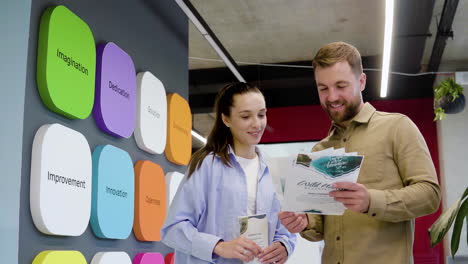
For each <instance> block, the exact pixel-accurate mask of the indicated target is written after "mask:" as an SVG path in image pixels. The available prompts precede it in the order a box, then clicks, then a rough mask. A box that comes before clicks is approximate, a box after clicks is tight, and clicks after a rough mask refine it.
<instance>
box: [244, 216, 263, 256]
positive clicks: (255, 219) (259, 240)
mask: <svg viewBox="0 0 468 264" xmlns="http://www.w3.org/2000/svg"><path fill="white" fill-rule="evenodd" d="M239 224H240V234H241V236H243V237H246V238H248V239H250V240H252V241H253V242H255V243H256V244H257V245H258V246H259V247H261V248H266V247H267V246H268V219H267V217H266V214H258V215H249V216H239ZM247 263H248V264H261V262H260V261H259V260H258V259H257V258H254V260H252V261H250V262H247Z"/></svg>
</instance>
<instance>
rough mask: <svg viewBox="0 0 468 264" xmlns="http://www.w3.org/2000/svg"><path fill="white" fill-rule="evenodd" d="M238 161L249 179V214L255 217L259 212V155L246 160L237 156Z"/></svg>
mask: <svg viewBox="0 0 468 264" xmlns="http://www.w3.org/2000/svg"><path fill="white" fill-rule="evenodd" d="M236 159H237V161H238V162H239V164H240V166H241V167H242V169H243V170H244V173H245V176H246V177H247V214H248V215H254V214H256V212H257V204H256V202H257V185H258V174H259V171H258V170H259V167H260V161H259V159H258V155H255V158H253V159H246V158H242V157H239V156H237V155H236Z"/></svg>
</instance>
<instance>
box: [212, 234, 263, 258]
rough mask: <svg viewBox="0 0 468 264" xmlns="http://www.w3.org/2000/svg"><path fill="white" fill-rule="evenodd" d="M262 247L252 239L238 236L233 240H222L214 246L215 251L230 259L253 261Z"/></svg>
mask: <svg viewBox="0 0 468 264" xmlns="http://www.w3.org/2000/svg"><path fill="white" fill-rule="evenodd" d="M261 252H262V249H261V248H260V247H259V246H258V245H257V244H256V243H255V242H253V241H252V240H249V239H247V238H244V237H238V238H236V239H234V240H231V241H227V242H224V241H220V242H218V244H216V246H215V248H214V253H215V254H216V255H218V256H221V257H223V258H228V259H240V260H242V261H244V262H249V261H252V260H253V259H254V258H255V257H256V256H258V254H260V253H261Z"/></svg>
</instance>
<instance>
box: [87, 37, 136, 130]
mask: <svg viewBox="0 0 468 264" xmlns="http://www.w3.org/2000/svg"><path fill="white" fill-rule="evenodd" d="M135 75H136V73H135V65H134V64H133V60H132V58H131V57H130V56H129V55H128V54H127V53H126V52H125V51H123V50H122V49H121V48H119V46H117V45H116V44H114V43H112V42H109V43H105V44H100V45H98V47H97V62H96V102H95V105H94V108H93V116H94V119H95V120H96V123H97V125H98V127H99V128H100V129H101V130H103V131H104V132H106V133H108V134H110V135H113V136H115V137H119V138H128V137H130V136H131V135H132V133H133V130H134V129H135V119H136V76H135Z"/></svg>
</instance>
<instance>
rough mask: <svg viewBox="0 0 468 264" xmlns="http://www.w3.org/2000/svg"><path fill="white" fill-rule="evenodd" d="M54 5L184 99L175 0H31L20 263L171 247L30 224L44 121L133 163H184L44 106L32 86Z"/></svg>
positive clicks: (184, 63)
mask: <svg viewBox="0 0 468 264" xmlns="http://www.w3.org/2000/svg"><path fill="white" fill-rule="evenodd" d="M57 4H63V5H65V6H67V7H68V8H69V9H70V10H71V11H72V12H74V13H75V14H77V15H78V16H79V17H81V18H82V19H83V20H84V21H85V22H86V23H88V25H89V27H90V28H91V30H92V32H93V34H94V38H95V42H96V44H98V43H102V42H108V41H112V42H115V43H116V44H117V45H119V46H120V47H121V48H122V49H123V50H125V51H126V52H127V53H128V54H129V55H130V56H131V57H132V59H133V61H134V64H135V67H136V70H137V72H140V71H145V70H148V71H151V72H152V73H153V74H154V75H155V76H157V77H158V78H159V79H160V80H161V81H162V82H163V83H164V85H165V88H166V92H167V93H173V92H177V93H179V94H180V95H181V96H183V97H184V98H186V99H188V20H187V18H186V17H185V15H184V14H183V13H182V12H181V10H179V7H178V6H177V5H176V4H175V2H174V1H170V0H164V1H162V0H152V1H149V0H148V1H144V0H140V1H128V0H100V1H92V0H82V1H72V0H70V1H50V0H49V1H48V0H34V1H32V7H31V25H30V45H29V50H28V62H27V76H26V94H25V107H24V132H23V153H22V154H23V161H22V173H21V182H22V183H21V201H20V230H19V260H18V262H19V263H31V262H32V260H33V259H34V257H35V256H36V255H37V254H38V253H40V252H41V251H43V250H78V251H80V252H82V253H83V254H84V255H85V257H86V259H87V261H88V263H90V261H91V259H92V257H93V256H94V254H95V253H97V252H100V251H125V252H127V253H128V254H129V255H130V257H131V258H133V257H134V256H135V255H136V254H137V253H139V252H160V253H162V254H163V255H165V254H166V253H168V252H170V251H172V250H171V249H170V248H168V247H166V246H164V245H163V244H162V243H160V242H151V243H149V242H145V243H143V242H139V241H137V240H136V239H135V236H134V235H133V233H132V234H131V235H130V237H129V238H128V239H126V240H107V239H98V238H97V237H96V236H94V234H93V232H92V230H91V228H90V226H88V229H87V230H86V232H85V233H84V234H83V235H81V236H79V237H56V236H48V235H44V234H42V233H40V232H39V231H38V230H37V229H36V227H35V226H34V223H33V221H32V218H31V213H30V209H29V187H30V186H29V179H30V167H31V149H32V143H33V139H34V135H35V133H36V131H37V130H38V129H39V127H41V126H42V125H44V124H50V123H59V124H62V125H65V126H67V127H69V128H72V129H74V130H76V131H78V132H80V133H82V134H83V135H84V136H85V137H86V139H87V140H88V142H89V144H90V147H91V151H93V150H94V148H95V147H96V146H97V145H103V144H111V145H114V146H116V147H119V148H121V149H124V150H126V151H127V152H128V153H129V154H130V156H131V157H132V160H133V162H134V163H135V162H136V161H138V160H151V161H153V162H155V163H157V164H160V165H161V166H162V167H163V169H164V171H165V172H170V171H179V172H184V171H185V166H177V165H175V164H172V163H170V162H169V161H167V159H166V157H165V155H164V154H162V155H151V154H148V153H146V152H144V151H142V150H140V149H139V148H138V147H137V145H136V142H135V139H134V137H133V136H132V137H130V138H128V139H116V138H114V137H112V136H110V135H107V134H105V133H104V132H102V131H100V130H99V129H98V127H97V126H96V123H95V121H94V119H93V117H92V115H91V116H89V117H88V118H87V119H85V120H69V119H67V118H65V117H62V116H60V115H58V114H55V113H53V112H51V111H49V110H48V109H47V108H46V107H45V105H44V104H43V103H42V101H41V99H40V97H39V93H38V90H37V86H36V55H37V39H38V29H39V21H40V17H41V15H42V12H43V11H44V10H45V9H46V8H47V7H49V6H53V5H57Z"/></svg>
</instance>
